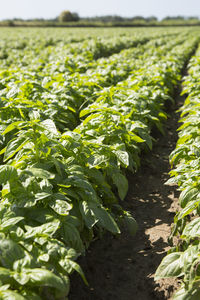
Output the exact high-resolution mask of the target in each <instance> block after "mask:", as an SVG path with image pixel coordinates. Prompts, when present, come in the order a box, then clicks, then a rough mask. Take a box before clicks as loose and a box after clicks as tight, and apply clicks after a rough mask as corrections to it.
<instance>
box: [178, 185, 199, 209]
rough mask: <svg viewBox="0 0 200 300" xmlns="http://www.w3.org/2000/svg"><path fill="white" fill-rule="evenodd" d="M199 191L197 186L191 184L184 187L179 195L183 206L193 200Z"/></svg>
mask: <svg viewBox="0 0 200 300" xmlns="http://www.w3.org/2000/svg"><path fill="white" fill-rule="evenodd" d="M198 193H199V190H198V189H197V188H191V186H188V187H187V188H186V189H184V190H183V191H182V192H181V194H180V197H179V201H180V204H181V207H182V208H183V207H185V206H186V204H187V203H188V202H189V201H191V200H192V199H193V198H194V197H195V196H196V195H197V194H198Z"/></svg>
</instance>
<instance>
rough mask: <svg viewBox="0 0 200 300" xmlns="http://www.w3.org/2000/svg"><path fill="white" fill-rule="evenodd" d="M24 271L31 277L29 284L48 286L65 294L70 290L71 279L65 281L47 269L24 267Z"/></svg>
mask: <svg viewBox="0 0 200 300" xmlns="http://www.w3.org/2000/svg"><path fill="white" fill-rule="evenodd" d="M23 273H24V274H25V275H26V276H28V277H29V282H28V283H29V285H32V286H34V287H35V286H48V287H52V288H55V289H57V290H59V291H62V292H64V294H65V295H67V294H68V292H69V280H68V282H67V281H65V282H64V281H63V280H62V279H61V277H59V276H57V275H55V274H53V273H52V272H50V271H48V270H45V269H39V268H35V269H23Z"/></svg>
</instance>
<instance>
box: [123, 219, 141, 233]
mask: <svg viewBox="0 0 200 300" xmlns="http://www.w3.org/2000/svg"><path fill="white" fill-rule="evenodd" d="M124 221H125V225H126V226H127V228H128V230H129V233H130V234H131V235H133V236H134V235H135V234H136V232H137V229H138V225H137V222H136V220H135V219H134V218H133V217H132V216H131V214H129V213H126V214H125V216H124Z"/></svg>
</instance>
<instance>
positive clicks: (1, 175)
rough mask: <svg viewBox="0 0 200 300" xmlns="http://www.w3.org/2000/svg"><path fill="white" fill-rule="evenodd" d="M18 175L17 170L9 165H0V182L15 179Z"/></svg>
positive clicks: (3, 182)
mask: <svg viewBox="0 0 200 300" xmlns="http://www.w3.org/2000/svg"><path fill="white" fill-rule="evenodd" d="M17 177H18V175H17V170H16V169H15V168H14V167H13V166H10V165H1V166H0V184H5V183H6V182H7V181H10V180H16V179H17Z"/></svg>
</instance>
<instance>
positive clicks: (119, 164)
mask: <svg viewBox="0 0 200 300" xmlns="http://www.w3.org/2000/svg"><path fill="white" fill-rule="evenodd" d="M196 43H197V39H196V38H189V37H188V41H186V42H184V43H183V44H181V45H177V46H176V43H174V48H173V49H172V50H171V51H170V52H169V53H166V55H165V56H163V57H162V56H157V60H156V59H155V60H154V59H153V58H152V59H151V55H152V54H151V55H150V56H149V60H142V61H143V67H141V68H140V69H138V70H137V71H135V72H134V73H133V74H132V75H130V76H129V77H128V79H127V80H125V81H123V82H121V83H119V84H118V85H117V86H116V87H109V88H108V89H107V90H106V89H102V91H99V94H98V97H97V99H95V102H94V103H93V104H91V105H89V106H87V107H85V108H83V109H81V110H80V118H82V122H81V124H80V125H79V126H78V127H76V129H75V130H73V131H70V130H62V131H61V130H59V128H58V126H56V122H54V121H53V118H52V116H49V117H45V115H44V117H42V118H41V115H40V107H41V106H42V101H41V99H39V98H38V94H37V93H36V94H34V93H32V92H33V90H32V89H31V88H30V89H28V88H27V89H26V90H25V92H24V94H23V97H20V91H19V89H18V88H16V89H15V90H12V89H10V94H9V95H7V94H6V96H5V97H2V101H1V121H2V122H1V137H0V142H1V152H0V154H1V166H0V183H1V185H2V189H1V204H0V213H1V224H0V239H1V242H0V265H1V267H0V282H1V289H0V295H1V297H2V299H7V298H9V297H10V299H11V297H13V298H14V299H46V298H49V297H50V296H52V297H53V299H60V298H61V297H67V295H68V293H69V287H70V283H69V275H70V274H71V273H72V272H73V271H74V270H76V271H77V272H79V273H80V275H81V276H82V278H83V280H84V281H85V282H86V279H85V277H84V274H83V272H82V270H81V268H80V266H79V265H78V264H77V263H76V262H75V261H76V259H77V257H78V256H79V255H80V254H84V252H85V250H86V249H87V248H88V246H89V244H90V243H91V242H92V240H93V239H94V238H95V237H97V236H101V235H102V234H103V233H104V231H105V230H107V231H110V232H111V233H113V234H119V233H120V230H121V229H120V228H121V227H122V226H124V225H127V226H128V228H129V230H130V233H131V234H134V233H135V232H136V230H137V224H136V222H135V220H134V219H133V218H132V216H131V215H130V213H129V212H127V211H124V210H123V208H122V207H121V206H120V205H119V201H118V198H119V199H121V200H123V199H124V198H125V196H126V193H127V190H128V182H127V179H126V176H125V171H124V169H125V168H127V167H128V168H129V169H131V170H133V171H135V170H136V169H137V167H138V165H139V154H140V151H141V149H144V148H145V147H149V148H151V147H152V145H151V144H152V138H151V136H150V129H151V128H152V126H154V125H155V124H156V125H157V126H158V127H159V128H160V130H162V129H161V128H162V127H161V121H162V120H163V119H165V118H166V114H165V113H164V112H163V105H164V102H165V100H167V99H170V96H171V95H172V93H173V87H174V86H175V85H176V84H177V82H178V80H179V79H180V72H181V68H182V66H183V63H184V62H186V61H187V59H188V57H189V55H190V53H191V51H192V49H193V48H194V47H195V45H196ZM13 71H14V70H13ZM7 72H8V71H7ZM9 72H11V71H9ZM2 75H3V76H2V77H3V78H2V80H1V84H2V90H1V93H4V92H5V89H7V87H12V84H13V80H12V77H11V78H8V77H7V75H8V73H6V71H4V73H2ZM8 79H10V80H8ZM23 80H24V81H26V78H25V77H24V78H23ZM5 82H6V84H7V86H6V87H5V86H4V85H5ZM37 84H38V83H35V85H34V88H35V89H36V91H37V90H38V89H39V90H40V89H42V91H43V89H45V88H44V87H41V85H39V87H38V85H37ZM34 91H35V90H34ZM31 93H32V94H31ZM29 94H31V95H30V96H29ZM1 96H3V94H2V95H1ZM45 97H47V96H46V95H45ZM44 99H45V101H47V100H48V104H49V105H50V104H51V101H53V100H51V98H50V99H46V98H44ZM22 100H24V101H22ZM5 103H6V105H5ZM20 104H21V106H20ZM24 106H25V107H26V108H28V109H26V110H24ZM63 106H64V104H63ZM67 118H68V116H66V121H67Z"/></svg>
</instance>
